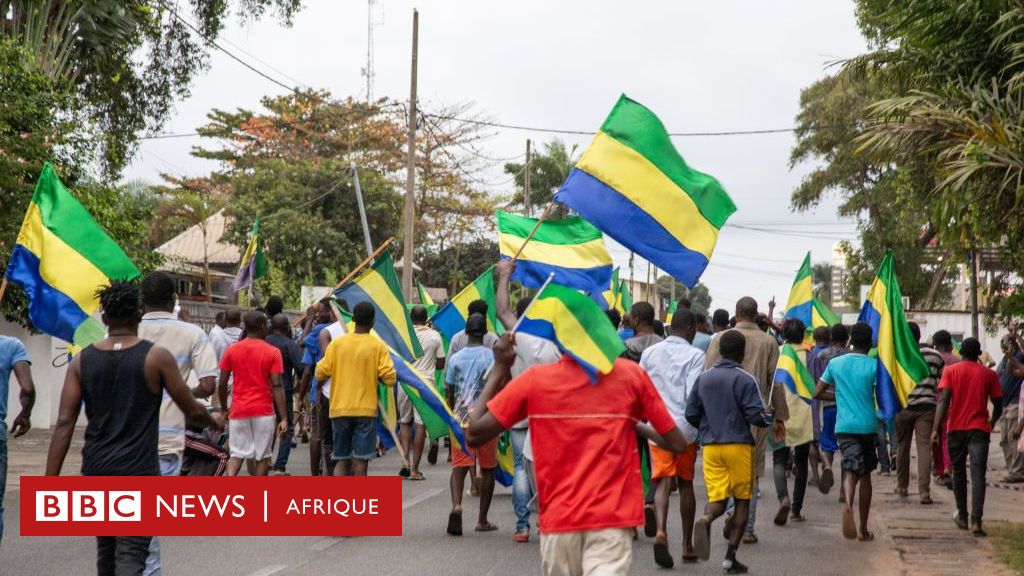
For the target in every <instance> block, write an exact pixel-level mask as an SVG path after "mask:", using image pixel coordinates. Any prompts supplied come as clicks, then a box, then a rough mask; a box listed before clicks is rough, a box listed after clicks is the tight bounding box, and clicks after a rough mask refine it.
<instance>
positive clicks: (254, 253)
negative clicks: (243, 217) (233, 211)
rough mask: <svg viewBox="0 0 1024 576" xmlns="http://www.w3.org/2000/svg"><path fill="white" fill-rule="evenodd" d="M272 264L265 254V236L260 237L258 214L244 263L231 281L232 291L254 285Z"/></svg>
mask: <svg viewBox="0 0 1024 576" xmlns="http://www.w3.org/2000/svg"><path fill="white" fill-rule="evenodd" d="M269 270H270V265H269V264H267V257H266V256H264V255H263V238H261V237H260V219H259V217H258V216H257V217H256V220H255V221H253V223H252V232H250V233H249V246H248V247H246V249H245V254H243V255H242V263H241V264H240V265H239V266H238V273H237V274H235V279H234V280H233V281H232V282H231V291H232V292H238V291H239V290H243V289H245V288H248V287H250V286H252V283H253V282H255V281H257V280H259V279H260V278H262V277H264V276H266V275H267V272H268V271H269Z"/></svg>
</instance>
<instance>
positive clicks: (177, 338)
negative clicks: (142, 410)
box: [139, 271, 217, 576]
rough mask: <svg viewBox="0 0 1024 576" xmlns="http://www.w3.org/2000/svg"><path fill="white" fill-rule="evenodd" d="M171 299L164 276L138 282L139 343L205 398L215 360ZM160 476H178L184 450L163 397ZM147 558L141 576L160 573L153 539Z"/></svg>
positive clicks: (180, 429) (176, 418)
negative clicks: (173, 365) (165, 357)
mask: <svg viewBox="0 0 1024 576" xmlns="http://www.w3.org/2000/svg"><path fill="white" fill-rule="evenodd" d="M175 298H176V294H175V287H174V279H173V278H171V276H170V275H169V274H167V273H166V272H161V271H156V272H151V273H150V274H148V275H146V277H145V279H143V281H142V308H143V312H144V313H145V314H144V315H143V316H142V322H141V323H140V324H139V338H142V339H143V340H149V341H150V342H152V343H154V344H156V345H157V346H160V347H163V348H166V349H167V350H168V351H169V352H170V353H171V355H172V356H174V360H175V362H177V364H178V370H179V371H180V372H181V378H182V380H184V381H185V382H186V384H188V385H189V386H190V387H191V386H193V383H194V382H195V381H192V382H190V381H189V374H191V373H192V372H195V375H196V379H197V380H198V385H197V386H195V387H193V388H192V395H193V396H195V397H196V398H207V397H209V396H210V395H212V394H213V392H214V390H216V387H217V380H216V376H217V356H216V354H215V353H214V350H213V345H212V344H211V343H210V339H209V338H207V336H206V333H205V332H203V329H202V328H200V327H198V326H196V325H195V324H189V323H187V322H182V321H181V320H178V318H177V316H176V315H175V314H174V301H175ZM157 447H158V450H159V457H160V473H161V474H162V475H163V476H177V475H178V474H179V473H180V472H181V456H182V454H183V453H184V451H185V414H184V413H182V411H181V409H180V408H178V407H177V405H175V404H174V402H173V401H171V397H170V396H169V395H168V394H167V392H166V391H165V392H164V399H163V402H162V403H161V404H160V439H159V443H158V446H157ZM149 550H150V554H149V558H147V559H146V571H145V572H144V574H145V575H146V576H152V575H154V574H159V573H160V540H159V538H153V540H152V541H151V543H150V546H149Z"/></svg>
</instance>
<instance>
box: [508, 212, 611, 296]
mask: <svg viewBox="0 0 1024 576" xmlns="http://www.w3.org/2000/svg"><path fill="white" fill-rule="evenodd" d="M535 227H536V231H535V232H533V237H532V238H531V239H530V241H529V242H526V239H527V238H528V237H530V232H531V231H533V230H534V228H535ZM524 242H525V244H524ZM498 247H499V249H500V252H501V258H502V259H508V258H514V257H515V255H516V254H517V253H518V254H519V257H518V259H517V260H516V269H515V272H513V273H512V277H511V279H512V280H515V281H516V282H519V283H520V284H522V285H523V286H526V287H527V288H540V287H541V286H542V285H543V284H544V282H545V281H547V279H548V276H549V275H550V274H554V275H555V277H554V280H553V282H554V283H555V284H561V285H562V286H568V287H570V288H575V289H577V290H582V291H584V292H594V291H596V290H600V289H602V288H603V287H605V286H608V283H609V282H611V279H612V257H611V256H610V255H609V254H608V249H607V248H605V245H604V235H603V234H601V231H600V230H598V229H597V228H595V227H594V226H593V225H592V224H591V223H590V222H587V221H586V220H584V219H583V218H580V217H579V216H573V217H571V218H564V219H562V220H544V221H541V222H540V224H538V219H537V218H527V217H526V216H519V215H516V214H510V213H508V212H501V211H499V212H498ZM520 248H521V249H522V252H520Z"/></svg>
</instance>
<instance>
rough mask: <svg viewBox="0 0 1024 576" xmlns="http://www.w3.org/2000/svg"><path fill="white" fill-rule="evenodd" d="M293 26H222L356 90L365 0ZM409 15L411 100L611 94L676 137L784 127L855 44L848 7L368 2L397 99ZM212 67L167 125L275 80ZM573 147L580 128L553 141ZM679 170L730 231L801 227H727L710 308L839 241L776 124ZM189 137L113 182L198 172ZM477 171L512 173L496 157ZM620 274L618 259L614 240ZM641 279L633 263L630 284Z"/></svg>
mask: <svg viewBox="0 0 1024 576" xmlns="http://www.w3.org/2000/svg"><path fill="white" fill-rule="evenodd" d="M306 4H307V5H306V7H305V8H304V9H303V10H302V12H300V13H299V14H298V15H297V17H296V18H295V21H294V24H293V26H292V27H291V28H284V27H282V26H280V25H279V24H278V23H277V22H274V21H271V20H270V19H268V20H267V21H264V22H261V23H257V24H246V25H242V24H239V23H238V22H237V18H233V19H232V23H231V25H230V26H229V27H228V28H227V30H226V31H225V33H224V36H223V37H222V39H221V42H222V44H223V45H224V46H225V48H227V49H229V50H231V51H233V52H235V53H237V54H238V55H239V56H240V57H242V58H244V59H246V60H247V61H250V62H251V63H253V64H254V65H255V66H257V67H259V68H261V69H263V70H265V71H266V72H268V73H269V74H271V75H272V76H275V77H277V78H280V79H282V80H283V81H285V82H287V83H290V84H300V85H303V86H310V87H316V88H327V89H329V90H330V91H331V92H332V93H333V94H334V95H336V96H339V97H344V96H348V95H354V96H356V97H363V95H364V94H365V79H364V78H363V76H362V75H361V72H360V71H361V69H362V68H363V67H364V66H365V65H366V35H367V4H366V2H360V1H354V0H349V1H346V2H337V1H334V0H307V1H306ZM414 6H416V7H418V8H419V9H420V45H419V94H420V101H421V108H423V109H424V110H426V111H428V112H429V111H430V110H432V108H433V107H435V106H436V105H437V104H438V103H442V102H443V103H457V102H471V103H473V104H474V105H475V106H476V109H477V110H478V111H479V112H481V113H483V114H485V115H487V116H489V117H491V118H492V119H493V120H495V121H498V122H502V123H507V124H518V125H527V126H535V127H550V128H568V129H577V130H588V131H596V130H597V128H598V127H599V126H600V125H601V122H602V121H603V120H604V117H605V116H606V115H607V113H608V112H609V110H610V109H611V106H612V105H613V104H614V103H615V100H616V99H617V98H618V96H619V94H620V93H622V92H625V93H626V94H628V95H629V96H630V97H632V98H634V99H636V100H638V101H640V102H641V103H643V104H645V105H646V106H648V107H649V108H651V109H652V110H653V111H654V112H655V113H656V114H657V115H658V116H659V117H660V118H661V119H662V121H663V122H664V123H665V125H666V126H667V127H668V129H669V131H672V132H700V131H716V132H717V131H733V130H760V129H775V128H787V127H791V126H793V123H794V116H795V115H796V114H797V112H798V109H799V97H800V90H801V89H802V88H804V87H806V86H808V85H809V84H811V83H812V82H814V81H815V80H816V79H818V78H820V77H822V76H823V75H825V74H826V73H827V72H828V68H829V65H830V63H832V62H834V61H836V60H837V59H841V58H847V57H850V56H853V55H856V54H858V53H861V52H863V51H864V49H865V45H864V41H863V39H862V38H861V37H860V35H859V33H858V31H857V27H856V22H855V19H854V14H853V3H852V2H847V1H835V0H833V1H829V2H822V1H820V0H803V1H797V0H789V1H782V0H780V1H776V2H754V1H746V2H736V1H718V2H695V1H686V2H679V1H660V2H642V3H641V2H628V3H627V2H622V1H610V0H608V1H606V0H601V1H595V0H589V1H582V0H579V1H571V2H570V1H564V0H562V1H559V2H551V1H550V0H549V1H534V0H528V1H527V0H520V1H519V2H514V3H504V4H500V5H499V4H496V3H491V2H478V1H476V2H471V1H461V0H460V1H455V0H446V1H444V2H423V1H421V2H418V3H415V2H408V1H404V0H378V8H377V20H378V22H381V24H380V25H378V26H376V27H375V51H376V58H375V67H376V82H375V95H376V96H388V97H391V98H397V99H407V98H408V94H409V50H410V44H411V30H412V9H413V7H414ZM211 64H212V65H211V68H210V70H209V71H208V72H206V73H205V74H203V75H202V76H200V77H199V78H197V79H196V81H195V83H194V86H193V89H192V95H191V97H190V98H188V99H187V100H185V101H183V102H180V103H179V104H178V106H177V110H176V113H175V114H174V116H173V118H172V119H171V120H170V121H169V122H168V124H167V127H166V132H171V133H186V132H192V131H194V130H195V128H196V127H197V126H199V125H201V124H203V123H205V119H206V113H207V112H209V111H210V109H212V108H222V109H229V110H230V109H234V108H239V107H241V108H256V107H258V106H259V99H260V98H261V97H262V96H264V95H268V94H280V93H283V92H284V89H283V88H280V87H279V86H276V85H274V84H272V83H270V82H268V81H267V80H266V79H264V78H261V77H259V76H257V75H256V74H254V73H253V72H252V71H250V70H247V69H245V68H244V67H242V66H241V65H240V64H238V63H237V62H235V61H233V60H231V59H230V58H229V57H228V56H226V55H224V54H222V53H220V52H214V53H213V57H212V60H211ZM552 137H553V136H552V135H550V134H544V133H529V132H523V131H516V130H500V131H496V134H495V136H494V137H493V138H491V139H490V140H489V141H487V142H486V143H485V144H484V145H483V146H482V149H483V151H484V152H485V153H487V154H489V155H491V156H493V157H500V158H505V157H514V156H517V155H520V154H522V153H523V149H524V147H525V140H526V138H531V139H532V140H533V141H534V142H544V141H547V140H549V139H551V138H552ZM560 137H561V138H562V139H563V140H565V141H566V142H567V143H569V144H578V145H579V146H580V148H581V149H582V148H583V147H585V146H586V144H587V143H588V142H589V140H590V138H589V137H587V136H579V137H573V136H568V137H566V136H560ZM674 142H675V145H676V147H677V148H678V149H679V152H680V153H681V154H682V156H683V157H684V158H685V159H686V160H687V162H688V163H689V164H690V166H692V167H694V168H696V169H698V170H701V171H703V172H707V173H709V174H711V175H713V176H715V177H716V178H718V179H719V181H720V182H721V183H722V184H723V185H724V186H725V189H726V190H727V191H728V192H729V194H730V196H731V197H732V199H733V201H734V202H735V203H736V205H737V207H738V210H737V212H736V213H735V214H734V215H733V216H732V218H731V219H730V224H740V225H749V226H757V227H763V228H770V229H772V230H776V231H786V230H788V231H789V232H796V233H806V232H811V233H812V236H814V237H813V238H807V237H795V236H791V235H782V234H778V233H765V232H756V231H751V230H744V229H739V228H734V227H729V226H728V225H727V227H726V228H724V229H723V230H722V232H721V235H720V237H719V242H718V247H717V249H716V252H715V255H714V257H713V258H712V260H711V265H710V266H709V268H708V270H707V272H706V273H705V274H704V277H703V281H704V282H705V283H706V284H707V285H708V287H709V288H710V289H711V295H712V297H713V298H714V302H713V306H714V307H725V308H732V306H733V303H734V302H735V300H736V299H737V298H739V297H740V296H743V295H752V296H754V297H755V298H757V299H758V301H759V303H761V304H762V306H764V305H765V304H766V303H767V300H768V299H769V298H770V297H771V296H773V295H774V296H776V298H777V300H778V301H779V306H780V308H781V307H782V306H784V305H785V301H786V298H787V296H788V293H789V287H790V284H791V283H792V279H793V276H794V273H795V271H796V269H797V268H798V267H799V265H800V262H801V260H802V259H803V256H804V254H805V253H806V252H807V251H808V250H811V251H812V253H813V254H812V257H813V259H814V261H815V262H818V261H827V260H829V259H830V258H831V250H832V244H833V243H834V242H835V241H836V239H837V238H840V237H847V238H851V239H852V238H853V237H854V226H853V225H852V224H847V225H842V224H840V221H839V220H838V218H837V217H836V214H835V207H836V202H835V201H829V202H826V203H824V204H822V206H820V207H819V208H818V210H817V211H815V212H812V213H806V214H794V213H792V212H790V209H789V197H790V193H791V192H792V190H793V189H794V188H795V187H796V185H797V184H798V183H799V182H800V179H801V178H802V176H803V174H804V173H805V172H806V171H807V170H808V168H809V167H807V166H798V167H797V168H796V169H794V170H790V168H789V151H790V148H791V147H792V145H793V136H792V134H789V133H783V134H770V135H744V136H728V137H725V136H723V137H678V138H675V139H674ZM196 143H197V139H195V138H192V139H167V140H155V141H146V142H144V143H143V144H142V146H141V150H140V153H139V154H138V156H137V158H136V159H135V162H134V163H133V164H132V165H131V166H130V167H129V168H128V170H127V171H126V173H125V177H126V178H129V179H134V178H141V179H143V180H146V181H149V182H156V181H158V178H159V177H158V175H159V173H160V172H171V173H174V174H179V175H182V174H183V175H193V176H194V175H201V174H205V173H206V172H208V171H209V170H210V169H211V168H212V167H213V165H212V164H210V163H208V162H205V161H201V160H198V159H195V158H192V157H191V156H190V155H189V151H190V149H191V147H192V146H193V145H194V144H196ZM487 177H488V178H489V179H490V180H492V181H502V180H505V179H507V177H506V176H504V175H503V174H502V173H501V168H500V166H495V167H494V168H493V169H492V170H491V171H490V173H488V175H487ZM609 248H610V249H611V251H612V253H613V256H614V257H615V258H616V260H617V261H618V262H619V263H620V264H621V265H622V266H623V269H625V268H626V252H625V250H624V249H622V248H621V247H619V246H609ZM645 274H646V267H645V264H643V263H641V261H639V260H638V261H637V264H636V277H637V278H638V279H639V278H642V277H644V275H645Z"/></svg>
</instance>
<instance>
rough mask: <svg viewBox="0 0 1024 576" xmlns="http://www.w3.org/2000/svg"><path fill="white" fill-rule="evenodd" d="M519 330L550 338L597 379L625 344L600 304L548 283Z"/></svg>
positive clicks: (533, 303) (530, 307) (609, 370)
mask: <svg viewBox="0 0 1024 576" xmlns="http://www.w3.org/2000/svg"><path fill="white" fill-rule="evenodd" d="M518 331H519V332H523V333H525V334H532V335H534V336H537V337H538V338H544V339H545V340H550V341H551V342H553V343H554V344H555V345H556V346H558V349H559V350H561V351H562V352H563V353H565V354H568V355H569V356H570V357H572V359H573V360H575V361H576V362H577V363H578V364H579V365H580V367H581V368H583V370H584V371H585V372H586V373H587V375H589V376H590V379H591V380H593V381H595V382H596V381H597V375H598V374H607V373H609V372H611V370H612V365H613V364H615V359H616V358H618V357H619V356H621V355H622V353H623V352H625V350H626V346H625V345H624V344H623V343H622V339H621V338H619V335H618V334H617V333H616V332H615V328H614V327H613V326H612V325H611V324H610V323H609V322H608V318H607V317H606V316H605V314H604V312H603V311H602V310H601V308H600V307H599V306H598V305H597V304H596V303H595V302H594V301H593V300H591V299H590V298H589V297H588V296H586V295H585V294H583V293H581V292H579V291H577V290H573V289H572V288H566V287H565V286H559V285H558V284H548V285H547V286H545V287H544V289H543V290H541V291H540V292H538V293H537V295H536V296H534V298H533V302H531V304H530V306H529V307H528V308H527V309H526V312H525V313H524V314H523V318H522V320H521V321H520V323H519V329H518Z"/></svg>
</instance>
